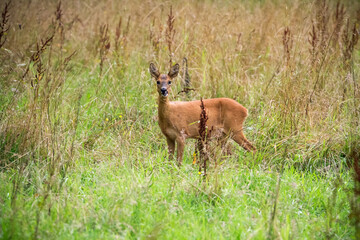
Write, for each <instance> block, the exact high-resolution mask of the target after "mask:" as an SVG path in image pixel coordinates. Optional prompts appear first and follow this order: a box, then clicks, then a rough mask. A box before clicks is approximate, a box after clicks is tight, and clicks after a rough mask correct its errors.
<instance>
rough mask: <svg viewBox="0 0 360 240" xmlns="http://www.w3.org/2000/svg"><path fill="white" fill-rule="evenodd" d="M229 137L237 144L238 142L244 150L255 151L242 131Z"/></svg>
mask: <svg viewBox="0 0 360 240" xmlns="http://www.w3.org/2000/svg"><path fill="white" fill-rule="evenodd" d="M231 138H232V139H233V140H234V141H235V142H236V143H237V144H239V145H240V146H241V147H243V148H244V149H245V150H246V151H249V152H255V151H256V148H255V147H254V146H253V145H252V144H251V143H250V142H249V141H248V140H247V139H246V137H245V135H244V133H243V132H242V131H239V132H237V133H234V135H233V136H232V137H231Z"/></svg>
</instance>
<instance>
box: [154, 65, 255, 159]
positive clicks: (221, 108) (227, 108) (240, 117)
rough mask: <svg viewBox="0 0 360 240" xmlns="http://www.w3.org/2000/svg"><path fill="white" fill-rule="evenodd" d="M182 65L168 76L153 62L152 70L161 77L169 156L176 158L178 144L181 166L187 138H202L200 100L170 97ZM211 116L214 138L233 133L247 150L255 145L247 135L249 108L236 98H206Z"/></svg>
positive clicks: (160, 111)
mask: <svg viewBox="0 0 360 240" xmlns="http://www.w3.org/2000/svg"><path fill="white" fill-rule="evenodd" d="M178 70H179V65H178V64H176V65H175V66H174V67H172V69H171V70H170V72H169V73H168V75H165V74H160V73H159V71H158V70H157V69H156V67H155V66H154V65H153V64H150V73H151V74H152V76H153V77H154V78H155V79H156V80H157V86H158V92H159V105H158V106H159V107H158V115H159V125H160V128H161V131H162V133H163V134H164V135H165V137H166V141H167V144H168V148H169V155H170V158H172V156H173V154H174V152H175V143H176V144H177V160H178V163H179V165H181V162H182V157H183V152H184V147H185V140H186V139H187V138H198V137H199V120H200V113H201V108H200V104H201V103H200V101H190V102H180V101H179V102H178V101H176V102H171V101H169V99H168V91H169V90H170V85H171V79H172V78H174V77H176V75H177V73H178ZM203 102H204V106H205V110H206V113H207V115H208V120H207V126H208V129H209V130H211V137H216V138H219V139H220V138H223V137H226V136H230V137H231V138H232V139H233V140H234V141H235V142H237V143H238V144H239V145H240V146H242V147H243V148H244V149H245V150H247V151H252V150H255V147H254V146H252V144H251V143H250V142H249V141H248V140H247V139H246V138H245V136H244V134H243V131H242V130H243V123H244V121H245V118H246V117H247V109H246V108H245V107H243V106H242V105H241V104H239V103H238V102H236V101H235V100H232V99H229V98H215V99H206V100H203Z"/></svg>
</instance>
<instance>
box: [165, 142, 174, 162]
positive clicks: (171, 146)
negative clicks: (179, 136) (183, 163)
mask: <svg viewBox="0 0 360 240" xmlns="http://www.w3.org/2000/svg"><path fill="white" fill-rule="evenodd" d="M166 142H167V145H168V152H169V159H173V158H174V152H175V140H173V139H171V138H168V137H166Z"/></svg>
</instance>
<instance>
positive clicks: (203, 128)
mask: <svg viewBox="0 0 360 240" xmlns="http://www.w3.org/2000/svg"><path fill="white" fill-rule="evenodd" d="M200 108H201V113H200V123H199V139H198V141H197V148H198V151H199V172H201V171H202V170H203V171H204V172H203V177H204V178H203V179H205V178H206V174H207V171H206V170H207V165H206V163H207V162H208V161H209V138H210V134H211V130H209V129H208V127H207V120H208V115H207V113H206V109H205V106H204V102H203V100H202V99H200Z"/></svg>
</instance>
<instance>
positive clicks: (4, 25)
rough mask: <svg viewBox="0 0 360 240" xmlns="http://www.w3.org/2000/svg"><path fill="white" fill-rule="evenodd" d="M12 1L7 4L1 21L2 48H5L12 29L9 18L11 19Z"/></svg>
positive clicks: (0, 43) (0, 36)
mask: <svg viewBox="0 0 360 240" xmlns="http://www.w3.org/2000/svg"><path fill="white" fill-rule="evenodd" d="M10 3H11V1H8V2H6V3H5V6H4V10H3V11H2V13H1V21H0V48H1V47H2V46H4V44H5V42H6V40H7V34H8V32H9V29H10V25H9V18H10V12H9V7H10Z"/></svg>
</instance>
